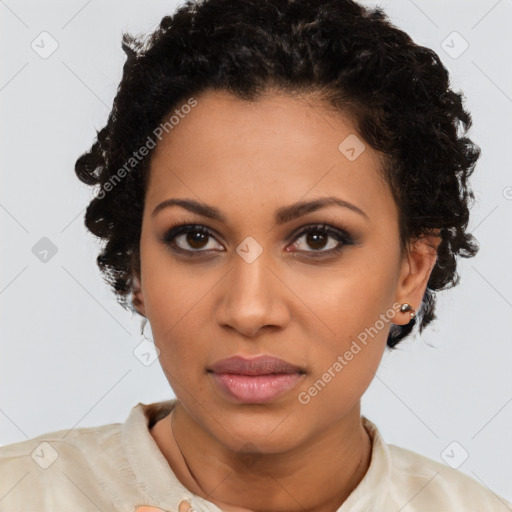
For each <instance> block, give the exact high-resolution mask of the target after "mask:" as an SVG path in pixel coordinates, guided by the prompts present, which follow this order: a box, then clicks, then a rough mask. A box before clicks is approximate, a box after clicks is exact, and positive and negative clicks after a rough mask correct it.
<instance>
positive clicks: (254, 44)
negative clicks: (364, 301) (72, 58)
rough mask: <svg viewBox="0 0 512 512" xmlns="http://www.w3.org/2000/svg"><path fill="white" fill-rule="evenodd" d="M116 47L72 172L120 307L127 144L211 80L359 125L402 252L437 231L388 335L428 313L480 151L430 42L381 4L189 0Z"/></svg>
mask: <svg viewBox="0 0 512 512" xmlns="http://www.w3.org/2000/svg"><path fill="white" fill-rule="evenodd" d="M122 48H123V50H124V52H125V53H126V56H127V58H126V62H125V64H124V67H123V76H122V79H121V82H120V84H119V87H118V90H117V94H116V97H115V99H114V102H113V106H112V110H111V112H110V115H109V117H108V121H107V123H106V125H105V126H104V127H103V128H102V129H101V130H99V131H98V130H96V133H97V137H96V140H95V142H94V143H93V145H92V146H91V148H90V150H89V151H87V152H85V153H84V154H82V155H81V156H80V157H79V158H78V159H77V161H76V166H75V172H76V174H77V176H78V178H79V179H80V180H81V181H83V182H84V183H86V184H88V185H99V186H100V189H99V190H98V191H97V193H96V195H95V197H94V198H93V199H92V200H91V202H90V203H89V205H88V207H87V211H86V214H85V225H86V227H87V228H88V229H89V230H90V231H91V232H92V233H93V234H94V235H95V236H97V237H99V238H101V239H104V240H106V243H105V245H104V246H103V247H102V251H101V253H100V254H99V255H98V257H97V264H98V266H99V268H100V270H101V272H102V274H103V278H104V280H105V282H106V283H108V284H109V285H110V286H112V288H113V290H114V292H115V294H116V297H117V300H118V302H119V304H120V305H121V306H123V307H124V308H125V309H127V308H130V309H131V310H132V311H136V309H135V308H134V306H133V297H132V299H131V300H130V301H128V299H127V295H128V294H130V293H133V284H134V277H135V276H139V277H140V248H139V244H140V236H141V229H142V215H143V209H144V198H145V190H146V184H147V182H148V173H149V163H150V160H151V154H152V153H153V152H152V151H151V149H149V151H148V150H146V153H147V154H148V156H147V157H146V158H141V159H139V160H137V161H136V162H135V163H134V162H133V155H134V154H135V153H134V151H136V150H137V149H138V148H141V147H143V146H146V147H148V146H149V144H148V141H150V140H152V141H153V139H152V135H154V134H155V133H156V131H155V128H156V127H158V126H160V125H161V124H162V122H163V120H164V119H165V118H166V116H169V114H170V113H171V111H172V110H173V109H175V107H177V106H178V105H180V104H181V102H184V101H185V99H186V98H189V99H190V97H191V96H192V95H198V94H200V93H201V92H204V91H206V90H208V89H210V90H222V91H227V92H229V93H231V94H233V95H235V96H236V97H238V98H240V99H243V100H247V101H256V100H257V99H258V98H260V97H261V96H262V95H263V94H264V93H265V92H268V91H272V90H279V91H283V92H285V93H289V94H294V93H311V94H316V95H318V97H319V98H321V99H322V100H323V101H324V104H325V105H326V106H329V108H331V109H333V110H335V111H338V112H344V113H347V114H349V115H350V116H351V118H352V119H353V121H354V123H355V126H356V127H357V129H358V135H360V136H361V137H362V138H363V139H364V140H365V141H366V142H367V143H368V144H370V145H371V146H372V147H373V148H374V149H376V150H377V151H379V152H381V153H378V154H380V155H382V156H383V158H382V162H383V163H382V169H379V171H380V172H381V173H382V176H383V177H384V178H385V179H386V180H387V183H389V185H390V188H391V191H392V194H393V197H394V200H395V201H396V204H397V207H398V211H399V232H400V246H401V248H402V250H404V248H406V247H407V243H408V242H410V241H412V240H414V239H415V238H417V237H420V236H421V235H424V234H431V233H432V232H435V233H437V234H438V235H439V236H440V238H441V241H440V244H439V246H438V249H437V261H436V263H435V266H434V268H433V270H432V273H431V275H430V278H429V281H428V284H427V288H426V291H425V294H424V297H423V300H422V304H421V306H420V308H419V310H418V313H417V315H416V317H415V318H413V319H412V320H411V321H410V322H409V323H408V324H407V325H402V326H399V325H396V324H392V326H391V329H390V332H389V335H388V339H387V346H388V347H389V348H394V347H395V346H396V344H397V343H398V342H399V341H400V340H402V339H403V338H404V337H406V336H407V335H408V334H409V333H410V332H411V330H412V329H413V327H414V325H415V324H416V323H417V322H419V332H420V333H421V332H422V330H423V329H424V327H425V326H426V325H427V324H429V323H430V322H431V321H432V320H433V319H435V318H437V317H436V315H435V314H434V309H435V303H436V297H435V292H436V290H441V289H445V288H448V287H451V286H455V285H456V284H458V282H459V280H460V276H459V275H458V273H457V272H456V268H457V261H456V256H457V255H460V256H462V257H465V258H468V257H473V256H475V255H476V253H477V252H478V250H479V246H478V242H477V241H476V239H475V238H474V237H473V235H471V234H470V233H468V232H467V225H468V221H469V206H470V203H471V202H473V201H474V195H473V192H472V191H471V189H470V188H469V184H468V178H469V176H470V175H471V173H472V172H473V170H474V166H475V164H476V161H477V160H478V158H479V156H480V148H479V147H478V146H476V145H475V144H474V143H473V142H472V141H471V139H469V138H467V137H466V136H465V135H466V134H467V130H468V129H469V128H470V126H471V123H472V121H471V116H470V114H469V112H467V111H466V110H465V109H464V106H463V101H464V96H463V94H462V93H461V92H459V93H456V92H454V91H453V90H451V89H450V84H449V76H448V72H447V69H446V68H445V67H444V66H443V64H442V62H441V60H440V58H439V56H438V55H437V54H436V53H435V52H434V51H433V50H431V49H429V48H426V47H423V46H419V45H417V44H415V43H414V42H413V40H412V39H411V38H410V36H409V35H408V34H406V33H405V32H403V31H402V30H400V29H398V28H397V27H395V26H394V25H393V24H392V23H391V22H390V20H389V19H388V17H387V15H386V14H385V13H384V12H383V11H382V9H381V8H380V7H375V8H373V9H370V8H365V7H363V6H361V5H359V4H358V3H356V2H354V1H351V0H315V1H314V2H312V1H311V0H203V1H201V0H198V1H192V0H188V1H186V2H185V3H184V4H183V5H181V6H179V7H178V8H177V9H176V11H175V12H174V14H173V15H170V16H164V17H163V18H162V20H161V21H160V24H159V26H158V28H157V29H156V30H155V31H154V32H153V33H151V34H149V35H147V36H143V35H138V36H133V35H131V34H129V33H126V32H125V33H123V35H122ZM128 161H130V162H131V167H132V168H131V169H129V172H127V171H126V162H128ZM123 166H124V167H123ZM122 169H125V172H122V173H121V172H120V171H121V170H122ZM121 177H122V179H121ZM114 179H115V182H114ZM433 230H434V231H433Z"/></svg>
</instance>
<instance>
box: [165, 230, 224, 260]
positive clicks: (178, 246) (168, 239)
mask: <svg viewBox="0 0 512 512" xmlns="http://www.w3.org/2000/svg"><path fill="white" fill-rule="evenodd" d="M209 238H213V233H212V232H211V231H210V230H209V229H207V228H206V227H204V226H201V225H191V224H182V225H179V226H176V227H173V228H171V229H169V230H168V231H167V232H166V233H165V235H164V237H163V242H164V243H165V244H166V245H169V246H171V247H172V248H173V250H175V251H176V252H178V253H182V254H187V256H192V255H193V254H192V253H194V252H201V253H204V252H207V251H206V250H204V249H205V247H207V246H208V243H207V242H208V239H209ZM187 245H188V247H191V248H192V249H193V250H190V249H188V248H187ZM218 245H219V246H220V248H221V249H220V250H221V251H222V250H223V249H222V246H221V245H220V244H218ZM201 249H203V250H201Z"/></svg>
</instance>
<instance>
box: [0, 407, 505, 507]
mask: <svg viewBox="0 0 512 512" xmlns="http://www.w3.org/2000/svg"><path fill="white" fill-rule="evenodd" d="M174 403H175V400H167V401H164V402H157V403H153V404H142V403H138V404H137V405H136V406H135V407H133V408H132V410H131V412H130V414H129V416H128V418H127V419H126V421H125V422H124V423H123V424H120V423H113V424H109V425H102V426H99V427H86V428H76V429H73V430H71V431H67V430H60V431H57V432H51V433H48V434H43V435H41V436H38V437H35V438H33V439H29V440H27V441H22V442H19V443H15V444H11V445H8V446H3V447H0V512H63V511H68V510H69V511H74V512H78V511H91V512H92V511H94V512H98V511H102V512H117V511H119V512H135V511H136V510H137V508H138V507H144V508H140V509H139V512H146V511H149V510H158V509H161V510H163V511H166V512H183V511H190V512H221V510H220V509H219V508H218V507H217V506H216V505H214V504H213V503H211V502H209V501H207V500H205V499H203V498H201V497H199V496H197V495H195V494H193V493H192V492H190V491H189V490H188V489H187V488H186V487H184V486H183V485H182V484H181V483H180V482H179V480H178V479H177V478H176V476H175V474H174V473H173V471H172V469H171V468H170V466H169V464H168V462H167V460H166V459H165V458H164V456H163V454H162V453H161V451H160V449H159V448H158V446H157V444H156V443H155V440H154V439H153V437H152V435H151V433H150V431H149V429H150V428H151V427H152V426H153V425H154V424H155V423H156V422H157V421H159V420H160V419H162V418H163V417H165V416H166V415H168V414H169V413H170V411H171V410H172V408H173V406H174ZM362 422H363V425H364V427H365V428H366V430H367V431H368V433H369V434H370V437H371V439H372V458H371V463H370V466H369V468H368V471H367V472H366V474H365V476H364V478H363V479H362V480H361V481H360V483H359V484H358V486H357V487H356V488H355V489H354V490H353V491H352V493H351V494H350V496H349V497H348V498H347V500H346V501H345V502H344V503H343V505H342V506H341V507H340V508H338V510H337V511H336V512H398V511H400V512H416V511H417V512H420V511H421V512H471V511H474V512H491V511H492V512H511V511H512V504H511V503H509V502H508V501H506V500H505V499H503V498H501V497H499V496H497V495H496V494H494V493H493V492H492V491H490V490H489V489H487V488H486V487H484V486H483V485H481V484H480V483H479V482H477V481H476V480H474V479H473V478H471V477H469V476H467V475H466V474H464V473H462V472H460V471H458V470H455V469H452V468H451V467H449V466H448V465H445V464H443V463H441V462H436V461H434V460H431V459H429V458H427V457H424V456H422V455H419V454H417V453H415V452H412V451H410V450H407V449H405V448H400V447H398V446H394V445H391V444H386V443H385V441H384V440H383V439H382V437H381V435H380V433H379V431H378V430H377V427H376V426H375V425H374V424H373V423H372V422H371V421H370V420H368V419H367V418H365V417H364V416H362ZM145 506H148V507H158V508H157V509H147V508H146V507H145ZM333 512H334V511H333Z"/></svg>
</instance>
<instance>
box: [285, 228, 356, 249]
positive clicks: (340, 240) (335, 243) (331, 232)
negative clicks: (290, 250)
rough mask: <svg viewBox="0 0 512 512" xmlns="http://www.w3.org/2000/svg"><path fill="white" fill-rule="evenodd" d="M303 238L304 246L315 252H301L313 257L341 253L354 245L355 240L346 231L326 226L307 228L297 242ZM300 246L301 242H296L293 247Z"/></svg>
mask: <svg viewBox="0 0 512 512" xmlns="http://www.w3.org/2000/svg"><path fill="white" fill-rule="evenodd" d="M302 237H304V243H303V246H307V247H310V248H312V249H313V250H307V249H299V251H301V252H306V253H310V254H311V256H313V257H317V256H323V255H332V254H334V253H337V252H339V251H341V250H342V249H343V247H344V246H346V245H354V240H353V238H352V237H351V236H350V235H349V234H348V233H347V232H346V231H342V230H339V229H334V228H332V227H330V226H327V225H325V224H319V225H316V226H309V227H307V228H306V229H304V230H302V231H301V232H300V233H299V234H298V235H297V237H296V240H299V239H300V238H302ZM329 239H332V242H330V243H329ZM298 245H299V242H294V244H293V247H297V246H298ZM326 247H328V249H327V250H325V248H326ZM314 253H318V254H314Z"/></svg>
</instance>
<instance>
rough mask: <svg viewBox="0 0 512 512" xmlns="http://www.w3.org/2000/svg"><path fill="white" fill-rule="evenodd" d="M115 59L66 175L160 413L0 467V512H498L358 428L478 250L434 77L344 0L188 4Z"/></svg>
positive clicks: (462, 114) (42, 448)
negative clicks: (105, 94) (157, 373)
mask: <svg viewBox="0 0 512 512" xmlns="http://www.w3.org/2000/svg"><path fill="white" fill-rule="evenodd" d="M123 49H124V50H125V52H126V54H127V57H128V58H127V61H126V63H125V66H124V73H123V78H122V81H121V84H120V86H119V90H118V94H117V96H116V98H115V101H114V106H113V109H112V112H111V114H110V116H109V119H108V122H107V125H106V126H105V127H104V128H103V129H102V130H100V131H99V132H98V136H97V140H96V141H95V143H94V144H93V146H92V148H91V150H90V151H88V152H87V153H85V154H84V155H82V156H81V157H80V158H79V159H78V161H77V163H76V172H77V175H78V177H79V178H80V179H81V180H82V181H83V182H85V183H87V184H89V185H93V186H99V187H98V189H97V191H96V192H97V193H96V196H95V197H94V198H93V200H92V201H91V203H90V204H89V207H88V209H87V213H86V218H85V222H86V226H87V227H88V229H89V230H90V231H91V232H92V233H93V234H95V235H96V236H98V237H100V238H102V239H104V240H105V241H106V245H105V247H104V249H103V250H102V253H101V254H100V255H99V257H98V260H97V261H98V265H99V267H100V269H101V270H102V272H103V273H104V276H105V279H106V281H107V282H108V283H110V285H111V286H112V288H113V290H114V292H115V294H116V296H117V298H118V300H119V303H120V304H121V305H122V306H123V307H125V308H132V309H133V310H134V311H137V313H139V314H140V315H141V317H142V323H141V333H144V326H145V323H146V322H147V321H149V322H150V324H151V331H152V333H153V338H154V343H155V346H156V350H157V352H158V355H159V360H160V364H161V366H162V369H163V371H164V373H165V375H166V376H167V378H168V381H169V384H170V386H171V387H172V389H173V391H174V393H175V395H176V397H177V398H176V399H175V400H169V401H165V402H159V403H153V404H137V406H135V407H134V408H133V409H132V411H131V413H130V415H129V417H128V419H127V420H126V422H125V423H124V424H123V425H120V424H111V425H104V426H101V427H97V428H80V429H74V430H70V431H67V432H65V431H60V432H53V433H50V434H45V435H43V436H39V437H37V438H34V439H31V440H29V441H24V442H21V443H17V444H14V445H11V446H7V447H4V448H2V449H1V450H0V454H1V456H2V469H3V472H4V474H6V475H9V478H10V479H11V480H12V482H13V483H14V482H16V486H15V488H13V490H12V491H9V492H7V494H5V496H4V497H3V499H2V500H1V501H0V510H1V511H4V510H5V511H7V510H9V511H13V510H31V509H33V510H38V511H40V512H42V511H47V510H48V511H50V510H52V511H54V510H58V509H62V508H63V507H64V506H68V507H71V506H73V507H74V509H75V510H104V511H114V510H119V511H134V510H138V511H139V512H143V511H146V512H147V511H149V510H165V511H169V512H170V511H177V510H179V511H184V510H185V511H186V510H188V511H191V510H194V511H212V512H213V511H215V512H218V511H219V510H222V511H229V512H231V511H232V512H235V511H244V512H245V511H265V512H269V511H271V512H278V511H284V510H286V511H311V512H330V511H340V512H354V511H356V510H358V511H359V510H365V511H372V512H373V511H375V512H377V511H378V512H382V511H386V512H387V511H395V510H404V511H461V510H464V511H470V510H474V511H482V510H506V507H512V505H511V504H509V503H507V502H506V501H505V500H504V499H502V498H500V497H498V496H496V495H495V494H494V493H493V492H491V491H490V490H489V489H487V488H486V487H484V486H483V485H482V484H480V483H478V482H477V481H476V480H474V479H472V478H470V477H469V476H467V475H465V474H463V473H462V472H459V471H456V470H454V469H451V468H450V467H449V466H448V465H445V464H442V463H440V462H436V461H434V460H430V459H428V458H426V457H423V456H421V455H419V454H416V453H414V452H412V451H409V450H406V449H403V448H399V447H397V446H393V445H388V444H386V443H385V441H384V440H383V438H382V436H381V435H380V433H379V431H378V429H377V427H376V425H375V424H373V423H372V422H371V421H370V420H369V419H367V418H365V417H364V416H361V411H360V400H361V397H362V395H363V394H364V392H365V390H366V389H367V388H368V386H369V385H370V383H371V381H372V378H373V376H374V375H375V372H376V371H377V368H378V366H379V362H380V360H381V357H382V355H383V352H384V350H385V349H386V347H388V348H389V349H392V348H393V347H395V346H396V345H397V344H398V343H399V342H400V341H401V340H403V339H404V338H405V337H406V336H408V335H409V334H410V333H411V332H412V330H413V328H414V326H415V325H416V324H417V325H418V327H419V331H420V333H421V331H422V330H423V329H424V328H425V327H426V326H427V325H428V324H429V323H430V322H431V321H432V320H433V319H434V318H435V315H434V310H435V291H436V290H441V289H443V288H446V287H448V286H453V285H455V284H457V274H456V257H457V256H463V257H471V256H474V255H475V254H476V253H477V250H478V245H477V243H476V240H475V239H474V238H473V236H472V235H471V234H469V233H468V232H467V225H468V220H469V203H470V200H471V199H472V198H473V194H472V192H471V190H470V188H469V185H468V178H469V177H470V175H471V173H472V171H473V169H474V166H475V163H476V161H477V159H478V157H479V154H480V151H479V148H478V147H477V146H475V145H474V144H473V143H472V141H471V140H470V139H468V138H467V137H465V136H463V135H465V133H464V132H466V131H467V129H468V128H469V127H470V126H471V117H470V114H469V113H468V112H467V111H466V110H464V108H463V105H462V99H463V97H462V96H461V95H460V94H456V93H455V92H453V91H452V90H451V89H450V88H449V82H448V75H447V72H446V69H445V68H444V67H443V65H442V64H441V62H440V60H439V57H438V56H437V55H436V54H435V53H434V52H433V51H432V50H430V49H428V48H424V47H421V46H418V45H416V44H415V43H414V42H413V41H412V40H411V39H410V37H409V36H408V35H407V34H405V33H404V32H402V31H400V30H398V29H397V28H395V27H394V26H393V25H392V24H391V23H390V22H389V20H388V19H387V18H386V16H385V15H384V13H383V12H382V11H381V10H379V9H374V10H370V9H364V8H363V7H361V6H360V5H358V4H357V3H355V2H352V1H349V0H320V1H318V2H310V1H308V0H297V1H292V0H272V1H270V0H268V1H267V0H250V1H248V0H244V1H242V0H205V1H202V2H200V3H199V2H198V3H194V2H188V3H186V4H185V5H183V6H182V7H180V8H179V9H178V10H177V11H176V13H175V14H174V15H173V16H166V17H164V18H163V19H162V21H161V23H160V26H159V28H158V29H157V30H156V31H155V32H154V33H153V34H151V35H150V36H149V37H148V38H147V39H146V40H144V39H142V38H141V39H136V38H133V37H131V36H129V35H125V36H124V41H123ZM459 128H462V132H463V133H458V129H459ZM20 479H24V481H21V483H20ZM500 507H501V508H500ZM511 509H512V508H511Z"/></svg>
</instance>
